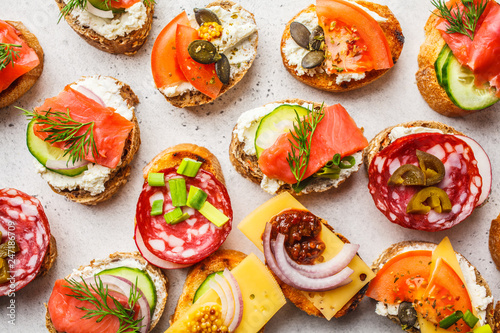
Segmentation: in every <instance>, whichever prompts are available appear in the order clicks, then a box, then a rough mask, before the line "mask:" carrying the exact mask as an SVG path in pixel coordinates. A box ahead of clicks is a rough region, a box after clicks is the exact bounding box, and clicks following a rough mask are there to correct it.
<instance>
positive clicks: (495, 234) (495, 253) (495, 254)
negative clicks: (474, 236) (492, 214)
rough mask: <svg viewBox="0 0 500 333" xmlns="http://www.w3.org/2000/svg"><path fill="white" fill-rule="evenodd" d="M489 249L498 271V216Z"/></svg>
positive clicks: (499, 227)
mask: <svg viewBox="0 0 500 333" xmlns="http://www.w3.org/2000/svg"><path fill="white" fill-rule="evenodd" d="M489 248H490V253H491V258H492V259H493V262H494V263H495V265H496V266H497V269H498V270H500V215H498V216H497V218H496V219H494V220H493V221H491V227H490V235H489ZM499 310H500V307H499ZM499 315H500V314H499Z"/></svg>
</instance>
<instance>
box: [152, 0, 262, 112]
mask: <svg viewBox="0 0 500 333" xmlns="http://www.w3.org/2000/svg"><path fill="white" fill-rule="evenodd" d="M235 5H236V3H234V2H232V1H227V0H220V1H215V2H211V3H210V4H208V5H207V6H206V8H210V7H215V6H220V7H222V8H224V9H226V10H228V9H230V8H232V7H233V6H235ZM243 10H244V11H245V12H247V13H249V14H250V15H251V16H252V18H253V19H254V22H255V18H254V15H253V14H252V13H250V12H249V11H247V10H245V9H243ZM255 34H256V35H257V36H256V38H255V40H254V42H253V43H252V46H253V48H254V50H255V52H254V56H253V58H252V60H251V61H250V63H249V65H248V67H247V68H246V69H244V70H241V71H239V72H238V73H237V74H236V75H235V76H234V77H233V78H231V79H230V81H229V84H226V85H223V86H222V89H221V91H220V92H219V95H218V96H217V98H219V97H220V96H221V95H222V94H224V93H226V92H227V91H228V90H229V89H231V88H232V87H234V86H235V85H236V84H237V83H238V82H240V81H241V79H242V78H243V76H245V74H246V73H247V72H248V70H249V69H250V67H251V66H252V64H253V61H254V60H255V56H256V55H257V45H258V43H259V37H258V33H257V32H255ZM160 92H161V90H160ZM162 94H163V92H162ZM165 98H166V99H167V101H169V102H170V104H172V105H173V106H175V107H178V108H186V107H192V106H199V105H203V104H207V103H211V102H213V101H214V100H215V99H214V98H211V97H209V96H207V95H204V94H202V93H201V92H199V91H189V92H186V93H184V94H182V95H179V96H174V97H167V96H165Z"/></svg>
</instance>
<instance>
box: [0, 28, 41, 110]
mask: <svg viewBox="0 0 500 333" xmlns="http://www.w3.org/2000/svg"><path fill="white" fill-rule="evenodd" d="M5 22H7V23H8V24H10V25H11V26H13V27H14V28H15V29H17V30H18V31H19V32H20V35H19V37H21V39H22V40H24V41H25V42H26V44H28V46H29V47H31V48H32V49H33V50H34V51H35V53H36V55H37V56H38V59H39V60H40V63H39V64H38V66H36V67H35V68H33V69H32V70H30V71H29V72H28V73H26V74H24V75H23V76H21V77H19V78H18V79H17V80H15V81H14V82H12V84H11V85H10V86H9V87H8V88H7V89H5V90H4V91H2V92H0V109H1V108H3V107H6V106H8V105H10V104H12V103H14V102H15V101H16V100H17V99H19V98H20V97H21V96H23V95H24V94H25V93H26V92H27V91H28V90H30V89H31V87H33V85H34V84H35V82H36V81H37V80H38V78H39V77H40V75H42V72H43V49H42V46H41V45H40V43H39V42H38V39H37V38H36V36H35V35H34V34H32V33H31V32H30V31H29V30H28V28H26V26H25V25H24V24H23V23H22V22H16V21H5Z"/></svg>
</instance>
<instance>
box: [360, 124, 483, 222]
mask: <svg viewBox="0 0 500 333" xmlns="http://www.w3.org/2000/svg"><path fill="white" fill-rule="evenodd" d="M364 162H365V165H366V168H367V170H368V177H369V184H368V188H369V190H370V194H371V195H372V197H373V201H374V202H375V205H376V206H377V208H378V209H379V210H380V211H381V212H382V213H383V214H384V215H385V216H386V217H387V218H388V219H389V220H390V221H391V222H393V223H396V224H399V225H401V226H403V227H405V228H410V229H416V230H424V231H440V230H446V229H449V228H451V227H453V226H454V225H456V224H458V223H460V222H462V221H463V220H465V219H466V218H467V217H468V216H469V215H470V214H472V212H473V211H474V209H475V208H476V207H479V206H481V205H482V204H484V203H485V202H486V199H487V198H488V195H489V193H490V189H491V164H490V160H489V158H488V155H487V154H486V152H485V151H484V150H483V148H482V147H481V146H480V145H479V143H477V142H476V141H474V140H473V139H471V138H469V137H467V136H465V135H464V134H462V133H461V132H459V131H457V130H455V129H454V128H452V127H450V126H447V125H445V124H442V123H439V122H434V121H414V122H408V123H403V124H399V125H395V126H392V127H389V128H387V129H385V130H383V131H382V132H380V133H379V134H377V135H376V136H375V138H373V139H372V140H371V141H370V144H369V145H368V147H367V148H366V149H365V158H364Z"/></svg>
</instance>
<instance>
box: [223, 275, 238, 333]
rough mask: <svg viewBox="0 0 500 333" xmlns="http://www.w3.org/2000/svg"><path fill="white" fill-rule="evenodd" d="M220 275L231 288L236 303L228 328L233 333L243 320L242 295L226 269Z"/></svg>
mask: <svg viewBox="0 0 500 333" xmlns="http://www.w3.org/2000/svg"><path fill="white" fill-rule="evenodd" d="M222 275H223V276H224V277H225V278H226V280H227V282H228V283H229V285H230V286H231V290H232V293H233V298H234V300H235V303H236V305H235V307H234V316H233V320H232V321H231V324H230V325H229V327H228V330H229V332H234V330H236V328H237V327H238V326H239V325H240V324H241V320H242V318H243V295H242V294H241V289H240V286H239V285H238V281H236V279H235V278H234V276H233V274H232V273H231V272H230V271H229V270H228V269H227V268H226V269H224V273H222Z"/></svg>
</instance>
